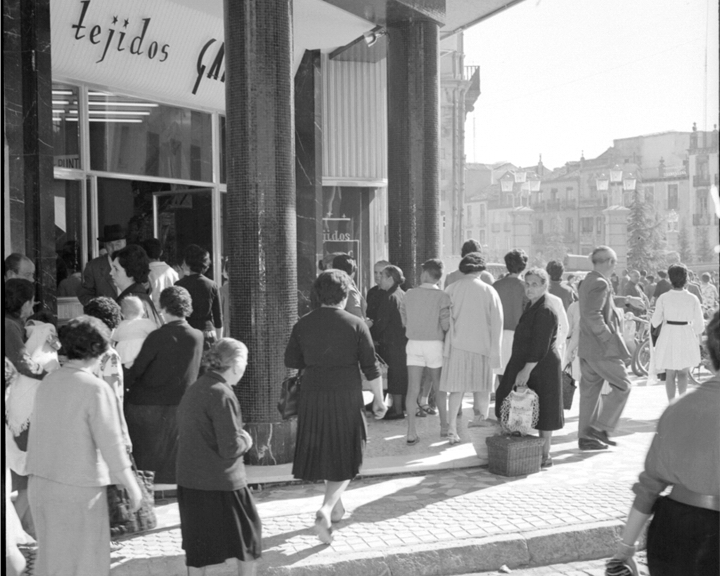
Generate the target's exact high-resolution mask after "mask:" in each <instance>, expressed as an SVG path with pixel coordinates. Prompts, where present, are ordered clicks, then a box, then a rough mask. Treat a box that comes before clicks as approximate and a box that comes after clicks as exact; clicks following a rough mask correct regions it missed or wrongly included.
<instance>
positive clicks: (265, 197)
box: [224, 0, 297, 465]
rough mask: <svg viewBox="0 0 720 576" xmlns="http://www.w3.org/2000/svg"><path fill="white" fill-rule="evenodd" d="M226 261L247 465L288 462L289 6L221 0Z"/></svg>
mask: <svg viewBox="0 0 720 576" xmlns="http://www.w3.org/2000/svg"><path fill="white" fill-rule="evenodd" d="M224 9H225V54H226V58H227V60H226V83H225V95H226V96H225V101H226V114H227V154H226V157H227V176H228V177H227V190H228V191H227V211H228V214H227V222H228V230H227V233H228V234H227V238H228V245H227V247H226V250H227V254H228V255H229V257H230V262H231V265H230V325H231V327H232V336H233V337H234V338H238V339H239V340H242V341H243V342H245V344H246V345H247V347H248V349H249V352H250V355H249V361H248V368H247V371H246V373H245V376H244V378H243V380H242V381H241V383H240V385H239V386H238V387H237V395H238V398H239V400H240V405H241V407H242V412H243V417H244V419H245V421H246V422H247V423H248V425H247V428H248V431H249V432H250V433H251V435H252V436H253V439H254V441H255V446H254V447H253V449H252V451H251V452H250V453H249V455H248V461H249V463H251V464H263V465H270V464H281V463H286V462H290V461H291V460H292V457H293V450H294V429H293V428H294V423H290V422H282V421H280V416H279V413H278V411H277V408H276V405H277V401H278V399H279V396H280V385H281V383H282V381H283V379H284V378H285V377H286V376H287V375H288V370H286V369H285V367H284V364H283V355H284V351H285V345H286V343H287V341H288V337H289V335H290V331H291V329H292V326H293V324H294V323H295V320H296V319H297V271H296V262H297V257H296V211H295V138H294V118H293V78H292V0H245V1H243V2H237V1H235V0H225V3H224Z"/></svg>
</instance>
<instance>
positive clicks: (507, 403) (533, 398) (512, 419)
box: [500, 386, 540, 436]
mask: <svg viewBox="0 0 720 576" xmlns="http://www.w3.org/2000/svg"><path fill="white" fill-rule="evenodd" d="M539 415H540V401H539V398H538V395H537V394H536V393H535V392H534V391H533V390H530V388H528V387H527V386H522V387H520V388H518V387H517V386H514V387H513V391H512V392H510V394H508V395H507V397H506V398H505V400H503V403H502V406H501V407H500V424H501V425H502V428H503V431H504V432H507V433H510V434H513V433H515V434H519V435H521V436H525V435H527V434H530V432H531V431H532V430H533V429H534V428H535V426H537V422H538V417H539Z"/></svg>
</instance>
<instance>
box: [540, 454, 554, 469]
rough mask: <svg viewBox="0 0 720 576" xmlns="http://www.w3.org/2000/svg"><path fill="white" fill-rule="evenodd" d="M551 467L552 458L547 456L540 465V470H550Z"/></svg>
mask: <svg viewBox="0 0 720 576" xmlns="http://www.w3.org/2000/svg"><path fill="white" fill-rule="evenodd" d="M552 465H553V461H552V456H548V457H547V458H545V460H543V461H542V462H541V463H540V468H550V467H552Z"/></svg>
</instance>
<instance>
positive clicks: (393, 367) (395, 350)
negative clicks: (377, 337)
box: [378, 340, 408, 395]
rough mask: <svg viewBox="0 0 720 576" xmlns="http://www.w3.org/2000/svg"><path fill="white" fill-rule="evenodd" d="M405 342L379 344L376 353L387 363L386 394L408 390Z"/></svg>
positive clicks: (402, 392)
mask: <svg viewBox="0 0 720 576" xmlns="http://www.w3.org/2000/svg"><path fill="white" fill-rule="evenodd" d="M406 346H407V340H406V341H405V342H394V343H391V344H380V345H379V346H378V354H380V356H381V357H382V359H383V360H385V362H387V365H388V374H387V381H388V385H387V392H388V394H399V395H405V394H407V390H408V371H407V352H406V350H405V348H406Z"/></svg>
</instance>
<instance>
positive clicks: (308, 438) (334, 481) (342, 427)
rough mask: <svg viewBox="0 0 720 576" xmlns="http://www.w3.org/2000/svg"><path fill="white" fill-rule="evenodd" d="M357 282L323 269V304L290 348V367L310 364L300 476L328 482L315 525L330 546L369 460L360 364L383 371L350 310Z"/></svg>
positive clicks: (368, 371) (371, 374) (374, 374)
mask: <svg viewBox="0 0 720 576" xmlns="http://www.w3.org/2000/svg"><path fill="white" fill-rule="evenodd" d="M349 287H350V278H349V276H348V275H347V274H345V272H342V271H341V270H326V271H325V272H322V273H321V274H320V275H319V276H318V277H317V279H316V280H315V283H314V285H313V291H314V292H315V298H316V301H317V302H318V303H319V305H320V307H319V308H317V309H315V310H313V311H312V312H310V313H309V314H306V315H305V316H303V317H302V318H300V320H298V322H297V324H295V326H294V327H293V330H292V334H291V335H290V340H289V342H288V344H287V348H286V349H285V366H287V367H288V368H297V369H304V370H305V371H304V373H303V377H302V394H301V395H300V399H299V402H298V427H297V441H296V445H295V458H294V460H293V476H295V478H299V479H302V480H310V481H316V480H324V481H325V498H324V500H323V504H322V506H321V507H320V510H318V511H317V514H316V516H315V530H316V532H317V535H318V537H319V538H320V540H321V541H322V542H324V543H326V544H329V543H330V542H331V541H332V525H331V521H339V520H340V519H341V518H342V516H343V513H344V509H343V505H342V500H341V496H342V494H343V492H344V491H345V489H346V488H347V486H348V484H349V483H350V480H351V479H352V478H354V477H355V476H356V475H357V473H358V471H359V469H360V464H361V463H362V453H363V446H364V443H365V440H366V434H365V419H364V416H363V396H362V381H361V379H360V370H362V371H363V374H365V377H366V378H367V379H368V380H374V379H376V378H379V377H380V369H379V367H378V366H377V363H376V362H375V349H374V347H373V343H372V339H371V337H370V331H369V330H368V327H367V326H366V325H365V322H364V321H362V320H361V319H360V318H357V317H356V316H353V315H352V314H350V313H349V312H346V311H345V310H344V308H345V304H346V302H347V297H348V290H349ZM358 365H359V366H360V368H359V369H358Z"/></svg>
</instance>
